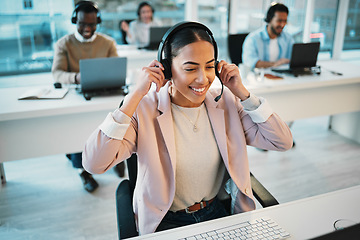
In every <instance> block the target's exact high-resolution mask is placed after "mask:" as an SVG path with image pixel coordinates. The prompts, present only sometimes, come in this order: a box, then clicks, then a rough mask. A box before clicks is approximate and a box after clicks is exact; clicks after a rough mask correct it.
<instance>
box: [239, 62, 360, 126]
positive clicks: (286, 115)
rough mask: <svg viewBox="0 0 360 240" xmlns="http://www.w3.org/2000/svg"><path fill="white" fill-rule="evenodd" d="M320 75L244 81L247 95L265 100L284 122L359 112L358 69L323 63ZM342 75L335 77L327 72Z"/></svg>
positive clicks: (359, 84) (356, 67) (352, 66)
mask: <svg viewBox="0 0 360 240" xmlns="http://www.w3.org/2000/svg"><path fill="white" fill-rule="evenodd" d="M320 65H321V67H322V72H321V74H320V75H319V76H318V75H311V76H300V77H293V76H288V75H287V76H284V79H283V80H264V81H263V82H257V81H251V80H249V79H248V80H245V81H244V83H245V85H246V86H247V87H248V89H249V91H250V92H253V93H254V94H256V95H257V96H262V97H264V98H266V99H267V100H268V101H269V102H270V104H271V106H272V107H273V109H274V111H275V112H276V113H278V114H279V115H280V116H281V118H282V119H283V120H284V121H293V120H297V119H303V118H310V117H317V116H324V115H335V114H341V113H348V112H357V111H360V71H358V68H359V66H356V65H352V64H350V63H347V62H341V61H323V62H320ZM326 69H328V70H333V71H336V72H341V73H343V76H338V75H334V74H332V73H330V72H329V71H328V70H326Z"/></svg>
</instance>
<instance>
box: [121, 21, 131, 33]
mask: <svg viewBox="0 0 360 240" xmlns="http://www.w3.org/2000/svg"><path fill="white" fill-rule="evenodd" d="M121 29H122V30H123V31H125V32H128V31H129V24H128V23H127V22H126V21H122V22H121Z"/></svg>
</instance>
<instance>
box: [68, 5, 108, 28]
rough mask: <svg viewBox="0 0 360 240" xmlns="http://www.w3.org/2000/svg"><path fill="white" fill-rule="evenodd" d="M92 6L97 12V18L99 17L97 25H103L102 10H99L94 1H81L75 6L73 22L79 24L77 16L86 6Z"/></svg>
mask: <svg viewBox="0 0 360 240" xmlns="http://www.w3.org/2000/svg"><path fill="white" fill-rule="evenodd" d="M86 5H88V6H90V7H93V8H94V9H95V11H96V16H97V23H98V24H99V23H101V16H100V10H99V7H98V5H97V4H96V3H94V2H92V1H80V2H78V3H77V4H76V5H75V9H74V11H73V13H72V16H71V22H72V23H74V24H76V23H77V14H78V12H79V11H80V10H81V9H80V8H82V7H84V6H86Z"/></svg>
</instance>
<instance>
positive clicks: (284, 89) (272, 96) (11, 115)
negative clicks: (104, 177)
mask: <svg viewBox="0 0 360 240" xmlns="http://www.w3.org/2000/svg"><path fill="white" fill-rule="evenodd" d="M321 65H322V66H324V68H327V69H331V70H334V71H338V72H342V73H343V74H344V75H343V76H336V75H333V74H331V73H330V72H327V71H326V70H324V71H323V73H322V74H321V75H320V76H306V77H298V78H295V77H286V78H285V79H284V80H281V81H270V80H267V81H264V82H263V83H256V82H251V81H246V80H245V81H244V82H245V84H246V85H247V87H248V88H249V90H250V91H251V92H253V93H255V94H256V95H258V96H263V97H265V98H266V99H268V101H269V102H270V104H271V105H272V107H273V108H274V110H275V111H276V112H277V113H278V114H279V115H280V116H281V117H282V118H283V119H284V120H285V121H291V120H296V119H301V118H309V117H315V116H321V115H333V114H340V113H346V112H356V111H360V94H359V93H360V73H359V71H357V70H356V69H357V67H356V66H352V65H350V64H348V63H345V62H331V61H329V62H324V63H322V64H321ZM47 74H48V75H47V76H48V77H50V76H51V74H50V73H47ZM45 75H46V74H44V73H42V74H39V76H40V77H42V78H45V77H46V76H45ZM32 77H33V78H36V74H32ZM215 82H217V83H218V82H219V81H215ZM25 90H26V88H3V89H0V133H1V134H0V163H2V162H6V161H12V160H19V159H26V158H32V157H41V156H46V155H52V154H61V153H71V152H79V151H81V150H82V149H83V146H84V142H85V141H86V139H87V138H88V136H89V135H90V133H91V132H92V131H93V130H94V129H95V128H96V127H97V126H98V125H99V124H100V123H101V122H102V121H103V120H104V119H105V117H106V115H107V113H108V112H110V111H113V110H114V109H115V108H116V107H118V105H119V103H120V101H121V100H122V97H94V98H92V99H91V101H85V99H84V98H83V96H82V95H79V94H77V93H76V92H75V91H74V90H72V91H70V92H69V93H68V95H66V96H65V98H64V99H63V100H23V101H18V100H17V97H18V96H19V95H20V94H22V93H23V92H24V91H25ZM74 133H76V134H74ZM0 168H1V164H0ZM0 173H1V169H0Z"/></svg>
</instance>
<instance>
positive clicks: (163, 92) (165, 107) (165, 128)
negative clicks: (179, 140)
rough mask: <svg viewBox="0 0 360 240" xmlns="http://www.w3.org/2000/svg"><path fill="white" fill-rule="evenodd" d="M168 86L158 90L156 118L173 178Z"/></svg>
mask: <svg viewBox="0 0 360 240" xmlns="http://www.w3.org/2000/svg"><path fill="white" fill-rule="evenodd" d="M167 89H168V85H167V84H166V85H165V86H164V87H162V88H161V89H160V92H159V94H158V96H159V103H158V110H159V111H160V116H158V117H157V120H158V123H159V126H160V130H161V134H162V136H163V138H164V144H165V145H166V148H167V150H168V152H169V157H170V161H171V165H172V170H173V173H174V176H175V171H176V147H175V136H174V126H173V119H172V114H171V102H170V96H169V93H168V90H167Z"/></svg>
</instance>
